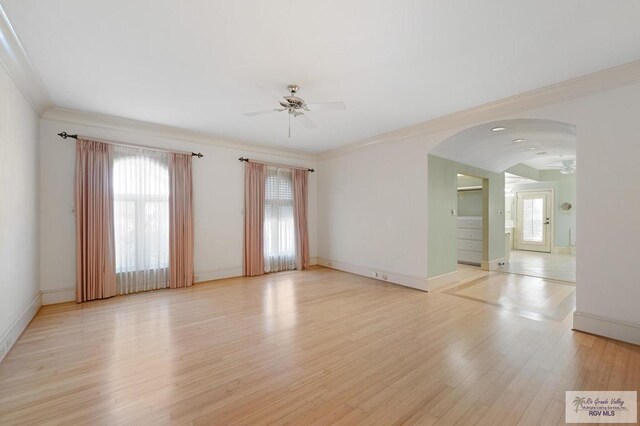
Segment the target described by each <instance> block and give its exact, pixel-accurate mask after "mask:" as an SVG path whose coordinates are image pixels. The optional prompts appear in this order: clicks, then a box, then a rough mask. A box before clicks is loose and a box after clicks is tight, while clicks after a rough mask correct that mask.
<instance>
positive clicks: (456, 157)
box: [428, 119, 577, 289]
mask: <svg viewBox="0 0 640 426" xmlns="http://www.w3.org/2000/svg"><path fill="white" fill-rule="evenodd" d="M428 161H429V166H428V179H429V185H428V199H429V202H428V216H429V217H428V219H429V220H428V238H429V241H428V253H429V256H428V271H429V282H430V283H434V284H433V285H430V288H431V289H432V288H434V287H435V286H437V285H438V283H440V282H441V283H443V285H448V284H451V283H452V282H453V283H455V278H451V277H452V274H455V273H457V272H458V271H459V270H460V268H461V266H460V264H459V263H458V262H459V260H461V259H462V262H461V263H475V264H476V265H477V266H478V268H477V269H478V270H480V269H482V270H484V271H497V272H502V273H509V274H521V275H528V276H533V277H539V278H544V279H552V280H554V281H555V280H562V281H574V282H575V257H572V255H574V254H575V245H576V232H575V231H576V229H575V215H576V206H575V204H576V203H575V170H576V168H577V158H576V128H575V126H573V125H571V124H567V123H561V122H557V121H552V120H538V119H510V120H500V121H495V122H490V123H485V124H482V125H478V126H474V127H471V128H468V129H465V130H463V131H461V132H459V133H457V134H455V135H453V136H451V137H449V138H447V139H445V140H443V141H442V142H441V143H440V144H438V145H437V146H436V147H435V148H433V149H432V150H431V151H430V152H429V160H428ZM559 176H560V177H563V179H564V180H562V181H560V180H556V178H557V177H559ZM469 177H472V179H471V180H469ZM473 178H475V183H473V184H468V182H474V179H473ZM565 178H566V179H565ZM464 179H467V181H466V182H467V184H466V186H464V185H463V186H462V187H460V185H458V182H459V180H464ZM558 179H559V178H558ZM567 182H572V183H569V184H568V183H567ZM458 189H461V190H462V191H458ZM505 190H506V193H505ZM473 191H477V193H478V194H481V196H479V195H476V196H474V197H471V194H473ZM526 191H529V192H528V193H527V192H526ZM569 192H571V193H569ZM525 195H526V196H525ZM544 197H547V198H544ZM471 198H473V199H475V200H479V201H476V203H482V205H481V214H479V213H477V212H479V211H480V210H478V208H479V207H478V206H476V208H475V210H473V211H475V212H476V213H475V214H476V216H475V217H474V218H470V217H468V216H466V211H465V210H463V211H460V210H459V209H458V208H459V207H460V208H463V207H462V206H463V203H461V202H460V200H461V199H465V200H466V199H471ZM543 199H544V200H548V201H546V202H547V204H545V206H548V209H549V210H548V213H547V212H546V210H544V209H543V208H542V207H541V206H542V201H540V200H543ZM517 200H520V201H517ZM522 200H524V201H522ZM518 203H520V204H518ZM569 205H570V206H569ZM465 208H466V207H465ZM545 208H547V207H545ZM525 218H526V220H524V219H525ZM473 220H476V222H475V223H474V222H473ZM464 223H468V224H469V225H468V227H465V226H464V225H463V226H460V225H461V224H464ZM478 223H480V225H478ZM474 228H476V229H481V230H482V231H481V233H480V232H479V231H477V230H474ZM525 228H526V229H525ZM523 229H524V231H523ZM516 233H519V234H518V235H525V234H526V235H525V236H526V238H524V239H525V240H531V241H534V240H535V241H534V242H536V241H537V240H541V241H540V243H541V242H542V240H544V242H545V244H548V248H547V246H542V247H541V248H540V247H538V246H535V244H534V243H530V244H529V245H526V244H521V245H519V246H517V247H516V246H514V238H516ZM517 238H520V240H522V239H523V237H522V236H520V237H517ZM520 240H518V241H520ZM520 242H522V241H520ZM514 248H519V249H521V250H516V251H512V249H514ZM465 250H467V251H472V250H475V251H476V252H477V256H479V259H480V260H479V261H478V262H465V260H466V259H472V260H475V258H474V256H471V254H473V253H465ZM512 253H516V254H517V258H516V259H514V257H513V256H511V254H512ZM465 254H466V256H465ZM545 256H546V257H545ZM562 256H567V257H566V259H567V260H569V261H571V262H573V263H572V264H571V265H570V266H568V267H567V268H566V271H563V273H565V272H566V274H565V275H562V274H561V273H559V272H558V270H560V269H561V267H558V265H556V272H553V271H551V270H552V269H553V268H552V267H551V266H553V263H554V261H556V260H558V259H560V258H561V257H562ZM550 265H551V266H550ZM545 268H546V269H545ZM550 271H551V275H548V274H549V273H550ZM443 277H449V278H448V279H443Z"/></svg>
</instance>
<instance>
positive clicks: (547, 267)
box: [498, 250, 576, 283]
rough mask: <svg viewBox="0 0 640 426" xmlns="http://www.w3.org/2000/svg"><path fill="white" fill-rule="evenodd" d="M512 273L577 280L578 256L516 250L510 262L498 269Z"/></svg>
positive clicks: (573, 281) (561, 279) (570, 280)
mask: <svg viewBox="0 0 640 426" xmlns="http://www.w3.org/2000/svg"><path fill="white" fill-rule="evenodd" d="M498 270H499V271H501V272H508V273H510V274H520V275H529V276H532V277H540V278H548V279H552V280H560V281H569V282H572V283H575V282H576V257H575V256H571V255H565V254H549V253H538V252H535V251H521V250H515V251H512V252H511V258H510V260H509V262H508V263H506V264H505V265H504V266H502V267H500V268H499V269H498Z"/></svg>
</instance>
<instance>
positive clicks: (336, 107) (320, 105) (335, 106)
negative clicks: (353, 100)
mask: <svg viewBox="0 0 640 426" xmlns="http://www.w3.org/2000/svg"><path fill="white" fill-rule="evenodd" d="M307 106H308V107H309V109H310V110H311V111H344V110H346V109H347V104H345V103H344V102H340V101H339V102H312V103H310V104H307Z"/></svg>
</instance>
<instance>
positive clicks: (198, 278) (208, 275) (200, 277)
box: [193, 266, 242, 283]
mask: <svg viewBox="0 0 640 426" xmlns="http://www.w3.org/2000/svg"><path fill="white" fill-rule="evenodd" d="M241 276H242V266H234V267H233V268H225V269H216V270H214V271H204V272H196V273H195V274H194V276H193V282H194V283H204V282H207V281H215V280H222V279H225V278H235V277H241Z"/></svg>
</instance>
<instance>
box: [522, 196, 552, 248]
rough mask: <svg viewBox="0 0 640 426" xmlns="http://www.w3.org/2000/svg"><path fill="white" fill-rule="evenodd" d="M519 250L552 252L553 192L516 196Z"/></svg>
mask: <svg viewBox="0 0 640 426" xmlns="http://www.w3.org/2000/svg"><path fill="white" fill-rule="evenodd" d="M516 200H517V201H516V202H517V210H516V215H517V217H516V235H515V236H516V238H515V246H516V249H517V250H530V251H542V252H546V253H549V252H551V200H552V198H551V191H526V192H518V193H517V194H516Z"/></svg>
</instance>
